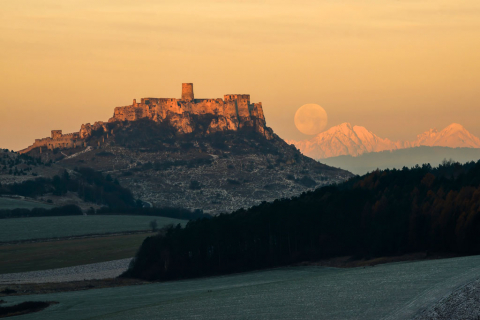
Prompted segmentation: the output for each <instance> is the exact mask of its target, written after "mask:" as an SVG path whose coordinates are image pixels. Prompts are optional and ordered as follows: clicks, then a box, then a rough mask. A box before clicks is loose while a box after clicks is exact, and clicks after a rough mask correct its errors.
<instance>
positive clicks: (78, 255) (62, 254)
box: [0, 233, 152, 274]
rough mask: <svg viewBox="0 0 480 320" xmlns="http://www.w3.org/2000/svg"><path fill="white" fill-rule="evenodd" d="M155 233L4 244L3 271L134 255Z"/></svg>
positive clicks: (1, 248)
mask: <svg viewBox="0 0 480 320" xmlns="http://www.w3.org/2000/svg"><path fill="white" fill-rule="evenodd" d="M151 235H152V233H139V234H130V235H117V236H106V237H96V238H85V239H74V240H61V241H48V242H35V243H23V244H12V245H1V246H0V261H1V262H0V274H3V273H13V272H27V271H36V270H46V269H53V268H63V267H72V266H76V265H82V264H89V263H96V262H104V261H110V260H117V259H124V258H130V257H133V256H134V255H135V252H137V250H138V248H139V247H140V244H141V243H142V241H143V240H144V239H145V238H146V237H148V236H151Z"/></svg>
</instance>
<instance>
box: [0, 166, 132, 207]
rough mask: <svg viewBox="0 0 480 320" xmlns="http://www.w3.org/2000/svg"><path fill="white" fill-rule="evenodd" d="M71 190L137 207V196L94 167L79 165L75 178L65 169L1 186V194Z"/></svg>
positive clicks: (116, 204)
mask: <svg viewBox="0 0 480 320" xmlns="http://www.w3.org/2000/svg"><path fill="white" fill-rule="evenodd" d="M68 191H70V192H76V193H77V194H78V196H79V197H80V198H82V199H83V200H84V201H87V202H92V203H96V204H99V205H106V206H108V207H111V208H125V207H134V206H135V199H134V197H133V195H132V193H131V191H130V190H128V189H126V188H123V187H122V186H120V184H119V183H118V181H116V180H113V179H112V178H111V177H110V176H109V175H107V176H104V175H103V174H102V173H101V172H98V171H95V170H93V169H91V168H76V169H75V176H73V177H71V176H70V174H69V173H68V172H67V171H66V170H65V171H63V173H62V174H60V175H56V176H54V177H53V178H51V179H50V178H36V179H34V180H28V181H24V182H22V183H15V184H11V185H0V194H5V195H21V196H25V197H31V198H37V197H41V196H43V195H45V194H48V193H52V194H54V195H57V196H62V195H65V194H66V193H67V192H68Z"/></svg>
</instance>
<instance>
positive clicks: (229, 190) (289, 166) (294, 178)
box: [37, 119, 351, 214]
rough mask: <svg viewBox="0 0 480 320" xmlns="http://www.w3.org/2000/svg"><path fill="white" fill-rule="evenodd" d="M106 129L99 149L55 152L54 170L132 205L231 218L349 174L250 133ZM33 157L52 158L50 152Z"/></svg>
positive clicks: (141, 124) (146, 125)
mask: <svg viewBox="0 0 480 320" xmlns="http://www.w3.org/2000/svg"><path fill="white" fill-rule="evenodd" d="M201 122H202V121H201V119H197V121H195V123H196V124H200V123H201ZM109 128H113V129H114V132H116V133H115V134H114V135H111V134H110V135H109V136H108V138H107V134H106V133H101V132H97V133H95V134H93V135H92V137H91V138H90V140H89V141H88V142H89V143H90V144H92V145H95V144H96V142H100V141H101V145H100V147H87V148H83V147H79V148H74V149H67V150H63V151H62V152H57V154H56V163H57V164H58V165H61V166H64V167H66V168H69V169H73V168H75V167H81V166H86V167H92V168H94V169H96V170H100V171H102V172H104V173H105V174H110V175H111V176H112V177H113V178H116V179H118V180H119V182H120V184H121V185H122V186H124V187H127V188H128V189H130V190H131V191H132V192H133V193H134V195H135V197H136V198H140V199H142V200H143V201H146V202H149V203H151V204H153V205H155V206H174V207H183V208H189V209H203V210H204V211H205V212H208V213H212V214H215V213H220V212H231V211H232V210H235V209H239V208H242V207H243V208H248V207H250V206H252V205H255V204H259V203H261V202H262V201H273V200H275V199H279V198H285V197H291V196H294V195H298V194H300V193H302V192H304V191H306V190H311V189H314V188H316V187H318V186H322V185H325V184H330V183H335V182H340V181H343V180H344V179H346V178H348V177H350V175H351V174H350V173H349V172H346V171H344V170H340V169H334V168H332V167H328V166H326V165H323V164H321V163H318V162H316V161H314V160H313V159H310V158H307V157H305V156H303V155H302V154H301V153H300V152H299V151H298V150H297V149H296V148H295V147H293V146H290V145H288V144H287V143H285V142H284V141H283V140H282V139H280V138H279V137H278V136H276V135H273V136H272V138H271V139H270V140H268V139H266V138H265V137H264V136H263V135H261V134H259V133H258V132H256V131H254V130H249V129H240V130H238V131H228V132H223V133H215V134H203V133H201V132H199V131H198V130H197V131H194V132H195V133H191V134H186V135H178V134H177V133H176V130H175V129H174V128H172V127H171V126H168V125H163V124H159V123H156V122H154V121H151V120H139V121H131V122H125V123H109ZM37 156H41V157H46V156H50V157H52V156H53V152H43V153H42V154H37Z"/></svg>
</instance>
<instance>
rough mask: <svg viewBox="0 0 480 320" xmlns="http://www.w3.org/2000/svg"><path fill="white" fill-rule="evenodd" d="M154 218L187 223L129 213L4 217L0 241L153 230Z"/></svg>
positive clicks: (158, 220) (167, 222) (164, 222)
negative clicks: (151, 225)
mask: <svg viewBox="0 0 480 320" xmlns="http://www.w3.org/2000/svg"><path fill="white" fill-rule="evenodd" d="M152 220H157V225H158V228H161V227H162V226H165V225H168V224H174V225H176V224H178V223H180V224H183V225H184V224H185V223H186V221H185V220H179V219H173V218H165V217H149V216H129V215H111V216H110V215H108V216H102V215H98V216H61V217H38V218H15V219H3V220H1V221H0V243H1V242H12V241H23V240H33V239H51V238H64V237H73V236H83V235H96V234H106V233H120V232H128V231H143V230H149V229H150V226H149V223H150V221H152Z"/></svg>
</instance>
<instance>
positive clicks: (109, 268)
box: [0, 258, 132, 285]
mask: <svg viewBox="0 0 480 320" xmlns="http://www.w3.org/2000/svg"><path fill="white" fill-rule="evenodd" d="M131 260H132V259H131V258H128V259H120V260H113V261H107V262H99V263H91V264H85V265H79V266H74V267H67V268H57V269H50V270H40V271H30V272H19V273H6V274H0V285H8V284H12V283H53V282H66V281H82V280H92V279H108V278H115V277H118V276H119V275H121V274H122V273H123V272H125V270H127V268H128V265H129V264H130V261H131Z"/></svg>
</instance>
